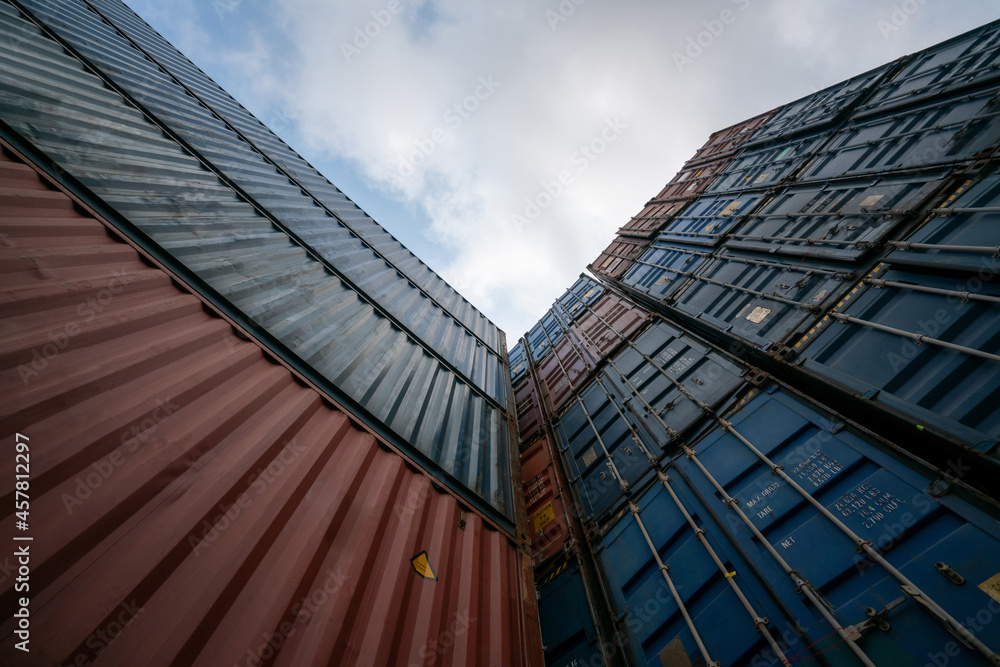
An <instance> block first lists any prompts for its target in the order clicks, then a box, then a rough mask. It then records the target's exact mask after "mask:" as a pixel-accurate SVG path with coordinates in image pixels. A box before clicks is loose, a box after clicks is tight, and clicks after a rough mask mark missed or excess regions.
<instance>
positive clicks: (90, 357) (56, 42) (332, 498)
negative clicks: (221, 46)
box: [0, 0, 541, 666]
mask: <svg viewBox="0 0 1000 667" xmlns="http://www.w3.org/2000/svg"><path fill="white" fill-rule="evenodd" d="M0 61H2V62H3V66H2V67H0V91H2V92H0V146H2V150H3V155H2V162H0V227H2V229H0V239H2V244H0V245H2V246H3V248H2V251H3V252H2V253H0V274H2V275H3V276H4V284H3V287H4V289H3V293H2V301H3V304H4V305H3V308H4V321H3V328H2V330H0V350H2V354H0V357H2V359H3V364H2V366H0V386H2V387H3V394H2V398H0V405H2V408H0V415H2V421H0V425H2V430H3V438H4V439H5V442H8V443H9V445H10V452H11V455H10V456H5V457H4V458H3V461H4V473H5V474H4V477H3V479H4V482H3V484H4V485H5V488H4V491H3V492H2V493H3V494H4V497H5V498H6V501H5V503H4V506H5V507H6V508H7V509H6V511H5V514H4V517H5V518H4V520H3V522H2V525H3V526H4V528H3V531H4V533H3V534H4V536H5V539H6V540H7V541H8V544H10V543H11V541H10V540H11V539H12V537H13V535H12V533H14V532H15V521H14V519H15V517H14V516H13V512H14V507H15V502H14V501H15V493H16V492H21V493H25V492H26V491H30V493H27V494H25V495H29V496H30V501H31V502H30V512H29V511H28V509H27V508H26V505H27V501H24V505H22V512H23V515H24V517H25V518H24V520H23V521H21V523H20V525H22V526H23V528H20V530H22V531H26V532H24V533H17V535H18V537H21V538H23V539H25V540H26V543H28V541H30V544H31V558H30V571H31V575H32V576H31V581H30V600H29V599H28V597H27V595H28V593H27V591H28V588H27V587H24V588H23V592H20V591H21V589H22V586H21V585H18V586H17V589H18V591H19V592H20V594H19V593H18V592H16V591H15V582H14V578H13V577H12V576H5V577H2V578H0V597H2V598H3V599H4V600H6V602H5V604H6V605H7V606H6V608H9V609H13V608H14V605H15V602H16V601H19V600H27V601H25V602H21V606H22V607H26V608H30V625H31V639H32V641H31V643H30V646H29V648H30V649H32V650H29V651H24V650H22V648H21V647H19V646H18V643H19V642H20V641H21V639H23V638H20V639H19V637H18V634H16V631H18V630H19V628H18V621H17V619H12V618H11V617H7V618H6V619H5V620H4V632H3V637H4V639H3V641H2V642H0V663H3V664H5V665H22V664H24V665H27V664H33V665H37V664H74V665H83V664H91V663H93V662H95V661H96V662H99V663H106V664H123V665H125V664H127V665H169V664H185V665H187V664H202V665H223V664H224V665H232V664H269V665H281V664H286V665H319V664H343V665H348V664H350V665H374V664H431V663H434V664H443V663H447V664H456V665H464V664H470V665H471V664H475V665H495V666H499V665H524V666H527V665H534V664H538V663H539V662H540V660H541V643H540V640H539V630H538V627H539V626H538V621H537V613H536V600H535V598H534V595H533V594H532V587H531V582H532V579H531V577H532V574H531V561H530V555H529V554H528V548H529V547H528V533H527V524H526V516H525V513H524V497H523V495H522V493H521V489H520V478H521V473H520V465H519V457H518V449H517V439H516V438H515V437H514V434H515V431H516V422H515V417H514V395H513V393H512V390H511V385H510V382H509V379H508V378H509V373H510V369H509V365H508V361H507V351H506V341H505V338H504V335H503V333H502V332H501V331H500V330H499V328H497V326H496V325H495V324H493V323H492V322H490V321H489V320H488V319H487V318H486V317H485V316H484V315H483V314H482V313H480V312H479V311H478V310H476V309H475V308H473V307H472V305H471V304H470V303H469V302H468V301H467V300H465V299H464V298H463V297H462V296H461V295H460V294H459V293H458V292H456V291H455V290H454V289H453V288H452V287H451V286H450V285H448V284H447V283H446V282H445V281H444V280H442V279H441V278H440V277H439V276H438V275H436V274H435V273H434V272H432V271H431V270H430V269H429V268H428V267H427V266H426V265H424V264H423V263H422V262H420V260H418V259H417V258H416V257H415V256H414V255H412V254H411V253H410V251H409V250H407V249H406V248H405V247H404V246H403V245H402V244H400V243H399V241H397V240H396V239H395V238H393V237H392V236H391V235H390V234H389V233H388V232H386V231H385V230H384V229H383V228H382V227H381V226H379V225H378V224H377V223H376V222H375V221H374V220H372V219H371V218H370V217H369V216H368V215H366V214H365V213H364V211H362V210H361V209H360V208H358V207H357V206H356V205H355V204H354V203H353V202H352V201H350V200H349V199H348V198H347V197H346V196H345V195H344V194H343V193H342V192H341V191H340V190H338V189H337V188H336V187H335V186H334V185H332V184H331V183H329V182H328V181H327V180H326V179H325V178H323V177H322V176H321V175H320V174H319V173H318V172H317V171H316V170H315V169H314V168H313V167H312V166H311V165H309V164H308V163H307V162H306V161H305V160H304V159H303V158H302V157H301V156H299V155H298V154H297V153H295V152H294V151H293V150H292V149H291V148H289V147H288V146H287V145H286V144H284V143H283V142H282V141H281V140H280V139H279V138H278V137H276V136H275V135H274V134H272V133H271V131H270V130H269V129H268V128H267V127H265V126H264V125H263V124H262V123H261V122H260V121H259V120H257V119H256V118H255V117H254V116H252V115H251V114H250V113H249V112H248V111H247V110H246V109H245V108H243V107H242V106H240V105H239V104H238V103H237V102H236V101H235V100H234V99H233V98H232V97H230V96H229V95H228V94H227V93H226V92H225V91H224V90H222V89H221V88H220V87H219V86H218V85H217V84H216V83H215V82H213V81H212V80H211V79H209V78H208V77H207V76H206V75H205V74H204V73H203V72H202V71H201V70H200V69H198V68H197V67H196V66H195V65H194V64H192V63H191V62H190V61H188V60H187V59H186V58H185V57H184V56H183V55H182V54H181V53H179V52H178V51H177V50H176V49H174V47H173V46H172V45H170V44H169V43H168V42H166V41H165V40H164V39H163V38H162V37H161V36H160V35H159V34H157V33H156V32H155V31H154V30H152V29H151V28H150V27H149V26H148V25H146V24H145V23H144V22H143V21H142V20H141V19H139V17H138V16H136V15H135V14H134V13H133V12H132V11H131V10H130V9H129V8H128V7H127V6H126V5H125V4H123V3H122V2H120V0H65V1H61V2H47V1H42V0H39V1H35V0H28V1H25V2H8V1H2V2H0ZM15 438H16V439H17V446H18V452H19V453H21V454H22V460H21V461H19V462H20V463H23V467H24V469H25V472H24V474H25V475H26V476H27V477H30V480H28V479H25V480H22V481H18V483H17V489H16V490H15V488H14V480H15V470H14V460H15V458H14V455H13V452H14V442H15ZM29 450H30V451H29ZM29 455H30V456H29ZM29 458H30V463H31V464H32V465H30V475H29V474H28V472H27V469H28V467H29V466H28V460H29ZM515 482H516V484H517V487H516V488H515V486H514V484H515ZM29 519H30V521H29ZM15 544H18V543H15ZM25 569H27V565H25ZM21 595H25V596H26V597H23V598H22V597H21ZM29 604H30V607H29ZM22 628H23V626H22ZM387 637H391V638H392V641H386V638H387Z"/></svg>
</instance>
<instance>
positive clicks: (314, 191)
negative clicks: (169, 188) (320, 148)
mask: <svg viewBox="0 0 1000 667" xmlns="http://www.w3.org/2000/svg"><path fill="white" fill-rule="evenodd" d="M23 6H24V7H25V8H27V9H28V10H29V11H31V12H32V13H33V14H34V15H35V16H36V17H37V18H38V19H40V20H41V21H42V22H44V24H45V25H46V26H47V27H49V28H50V29H52V30H54V31H55V32H56V33H57V34H58V35H59V36H60V37H61V38H63V39H65V40H66V41H67V42H68V43H69V44H70V45H71V46H73V47H74V48H75V49H77V50H78V52H79V53H80V54H81V55H82V56H83V57H84V58H87V59H88V60H89V61H90V62H92V63H93V64H94V65H95V66H96V67H97V69H98V70H99V71H100V72H101V73H102V75H103V76H105V77H107V78H108V79H109V80H111V81H113V82H114V83H115V84H116V85H117V86H120V87H121V88H122V89H123V90H124V91H125V92H127V93H128V94H129V95H132V96H133V97H134V98H135V99H137V100H138V101H139V102H140V103H141V104H142V105H143V106H144V107H145V108H146V109H147V110H149V111H150V112H151V113H152V114H153V115H155V116H156V117H157V118H158V119H159V120H160V121H162V122H164V123H165V124H166V125H168V126H169V127H170V129H171V130H172V131H173V132H175V133H176V134H177V135H178V136H179V137H180V138H181V139H182V140H184V141H186V142H187V143H188V144H189V145H190V146H191V147H192V148H193V149H194V150H196V151H197V152H198V153H199V154H201V155H202V156H204V157H205V158H206V159H208V160H209V161H210V162H211V163H212V164H213V165H214V166H215V167H217V168H218V169H219V170H220V171H221V172H222V173H223V174H224V175H225V176H226V177H228V178H229V179H231V180H232V181H233V182H234V183H235V184H236V185H237V186H238V187H240V188H241V189H242V190H243V192H245V193H246V194H248V195H249V196H250V197H252V198H253V200H255V201H256V202H257V203H258V204H259V205H261V206H263V207H264V208H266V209H267V210H268V211H269V212H270V213H271V214H273V215H274V216H275V217H277V218H278V219H279V220H280V221H281V222H282V224H284V225H286V226H287V227H288V228H289V229H291V230H292V231H294V232H295V233H296V234H298V235H299V236H300V238H302V239H303V240H304V241H305V242H306V243H308V244H309V246H310V247H311V248H313V249H314V250H315V251H316V252H317V253H318V254H319V255H320V256H322V257H324V258H325V259H327V260H328V261H330V262H332V263H333V264H335V265H336V266H337V268H338V269H339V270H340V271H342V272H343V273H345V274H346V275H347V277H348V278H349V279H350V280H352V281H353V282H354V283H355V284H356V285H358V286H359V287H360V288H361V289H363V290H365V291H367V292H368V293H369V294H371V295H372V296H373V297H374V298H376V299H378V300H379V301H380V302H381V303H383V304H384V305H385V306H386V308H387V309H389V310H390V311H391V312H393V313H394V314H395V316H396V317H398V318H399V319H401V320H403V321H405V322H407V323H408V324H410V326H412V327H414V329H415V330H416V331H417V333H418V335H420V336H422V337H424V338H425V339H427V340H429V341H435V342H436V337H440V338H442V339H445V338H448V337H451V338H456V339H461V338H463V337H466V336H467V337H468V338H469V339H470V340H471V344H472V346H473V347H475V345H476V343H477V342H479V343H481V344H482V345H484V346H485V347H486V349H489V350H490V352H491V353H492V356H493V357H495V359H493V360H492V363H494V364H496V363H499V358H500V356H501V355H502V343H501V339H500V331H499V329H498V328H497V327H496V326H495V325H494V324H492V323H491V322H489V320H487V319H486V318H485V317H484V316H483V315H482V313H480V312H479V311H477V310H476V309H475V308H473V307H472V306H471V304H470V303H469V302H468V301H467V300H465V299H464V298H462V297H461V296H460V295H459V294H458V293H457V292H456V291H455V290H454V289H453V288H452V287H451V286H449V285H448V284H447V283H446V282H445V281H444V280H442V279H441V278H440V277H439V276H437V275H436V274H434V272H433V271H431V270H430V269H428V268H427V266H426V265H424V264H423V263H421V262H419V261H416V258H415V257H414V256H413V255H412V253H410V252H409V251H408V250H407V249H406V248H405V247H404V246H402V244H400V243H399V242H398V241H397V240H396V239H395V238H393V237H392V236H391V235H389V234H387V233H386V232H385V230H384V229H383V228H382V227H381V226H379V225H378V224H377V223H376V222H375V221H374V220H372V219H371V218H370V217H368V216H367V215H366V214H365V213H364V211H362V210H361V209H359V208H358V207H357V206H356V205H355V204H354V203H353V202H351V201H350V200H349V199H348V198H347V197H346V196H344V194H343V193H342V192H340V191H339V190H338V189H336V188H335V187H334V186H333V185H331V184H330V183H329V182H328V181H327V180H326V179H325V178H323V177H322V176H321V175H320V174H319V173H318V172H316V170H315V169H314V168H312V166H311V165H309V164H308V163H307V162H305V160H303V159H302V158H301V157H300V156H299V155H297V154H296V153H295V152H294V151H292V150H291V149H290V148H289V147H288V146H287V145H286V144H284V143H283V142H281V141H280V140H279V139H277V137H275V136H274V135H273V133H271V131H270V130H268V129H267V128H265V127H264V126H263V125H262V124H261V123H260V121H258V120H257V119H256V118H254V117H253V116H252V115H251V114H250V113H249V112H248V111H247V110H246V109H244V108H243V107H242V106H240V105H239V104H238V103H236V101H235V100H233V98H232V97H231V96H230V95H229V94H228V93H226V92H225V91H224V90H222V89H221V88H220V87H219V86H218V85H217V84H216V83H215V82H214V81H212V80H211V79H210V78H209V77H208V76H206V75H205V74H204V73H203V72H202V71H201V70H200V69H198V68H197V67H195V66H194V65H193V64H192V63H190V61H188V60H187V58H185V57H184V56H183V55H181V54H180V53H179V52H178V51H177V50H176V49H175V48H174V47H173V46H172V45H170V44H169V43H168V42H167V41H166V40H164V39H163V37H161V36H160V35H159V34H157V33H156V32H155V31H153V30H152V29H151V28H150V27H149V26H148V25H146V24H145V22H143V21H142V19H140V18H139V17H138V16H136V15H135V13H134V12H132V10H131V9H129V8H128V7H126V6H125V5H124V3H122V2H121V0H102V2H84V1H82V0H75V1H70V2H59V3H52V2H49V1H48V0H29V1H28V2H25V3H23ZM105 19H106V20H107V22H105ZM397 264H398V265H397ZM397 272H398V273H397ZM404 276H405V278H404ZM390 294H391V297H390ZM414 301H416V302H426V303H425V304H424V305H422V306H421V307H420V311H421V315H420V316H419V317H413V316H412V314H411V312H412V309H413V308H414V306H413V302H414ZM424 328H426V330H424ZM452 329H455V330H454V331H452ZM442 342H443V341H442ZM464 346H465V345H464V344H463V345H462V346H461V347H460V346H459V345H457V344H456V345H455V347H456V350H457V349H462V347H464ZM443 347H447V344H445V345H444V346H443Z"/></svg>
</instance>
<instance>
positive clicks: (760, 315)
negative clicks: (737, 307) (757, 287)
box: [747, 306, 771, 324]
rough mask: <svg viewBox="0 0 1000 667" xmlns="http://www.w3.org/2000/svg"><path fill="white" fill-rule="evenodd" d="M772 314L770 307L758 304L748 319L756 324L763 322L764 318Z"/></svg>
mask: <svg viewBox="0 0 1000 667" xmlns="http://www.w3.org/2000/svg"><path fill="white" fill-rule="evenodd" d="M770 314H771V309H770V308H764V307H762V306H757V307H756V308H754V309H753V310H752V311H750V314H749V315H747V319H748V320H749V321H751V322H753V323H754V324H760V323H761V322H763V321H764V318H765V317H767V316H768V315H770Z"/></svg>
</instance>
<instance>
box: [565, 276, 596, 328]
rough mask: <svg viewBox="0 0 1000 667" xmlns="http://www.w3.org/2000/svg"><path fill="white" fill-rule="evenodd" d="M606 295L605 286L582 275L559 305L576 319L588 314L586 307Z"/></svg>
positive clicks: (567, 291)
mask: <svg viewBox="0 0 1000 667" xmlns="http://www.w3.org/2000/svg"><path fill="white" fill-rule="evenodd" d="M602 294H604V286H603V285H601V284H600V283H599V282H597V281H596V280H594V279H592V278H590V277H589V276H584V275H581V276H580V277H579V278H578V279H577V281H576V282H575V283H573V286H572V287H570V288H569V289H568V290H566V293H564V294H563V295H562V296H561V297H559V303H560V304H562V307H563V308H565V309H566V310H567V311H568V312H569V314H570V315H572V316H573V318H574V319H577V318H579V317H580V316H581V315H583V314H584V313H585V312H587V308H586V306H589V305H590V304H592V303H594V302H595V301H597V300H598V299H600V298H601V295H602Z"/></svg>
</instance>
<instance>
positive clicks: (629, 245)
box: [587, 236, 649, 279]
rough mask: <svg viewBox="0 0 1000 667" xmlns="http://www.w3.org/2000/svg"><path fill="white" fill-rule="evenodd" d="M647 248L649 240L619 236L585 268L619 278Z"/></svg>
mask: <svg viewBox="0 0 1000 667" xmlns="http://www.w3.org/2000/svg"><path fill="white" fill-rule="evenodd" d="M648 247H649V239H635V238H629V237H627V236H619V237H617V238H615V240H614V241H612V242H611V245H609V246H608V247H607V248H606V249H605V250H604V252H602V253H601V254H600V255H599V256H598V258H597V259H595V260H594V261H593V262H591V264H590V265H589V266H588V267H587V268H588V269H590V270H591V271H593V272H594V273H600V274H603V275H605V276H607V277H609V278H612V279H617V278H621V277H622V276H623V275H625V272H626V271H628V270H629V269H630V268H631V267H632V264H633V262H635V260H636V259H638V258H639V257H641V256H642V253H643V252H644V251H645V250H646V248H648Z"/></svg>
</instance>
